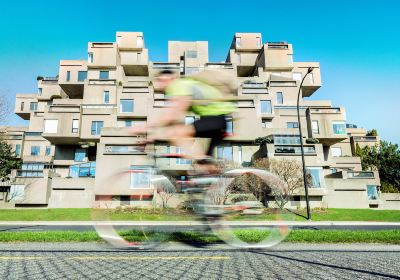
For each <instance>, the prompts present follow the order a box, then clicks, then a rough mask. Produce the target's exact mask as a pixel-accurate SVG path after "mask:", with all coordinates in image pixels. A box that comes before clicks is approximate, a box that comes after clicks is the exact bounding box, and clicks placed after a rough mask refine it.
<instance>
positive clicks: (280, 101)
mask: <svg viewBox="0 0 400 280" xmlns="http://www.w3.org/2000/svg"><path fill="white" fill-rule="evenodd" d="M276 103H277V104H283V93H282V92H277V93H276Z"/></svg>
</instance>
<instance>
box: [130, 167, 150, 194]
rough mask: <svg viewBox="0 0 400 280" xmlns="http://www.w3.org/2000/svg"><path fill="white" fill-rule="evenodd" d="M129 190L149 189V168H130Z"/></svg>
mask: <svg viewBox="0 0 400 280" xmlns="http://www.w3.org/2000/svg"><path fill="white" fill-rule="evenodd" d="M130 174H131V184H130V188H131V189H136V188H140V189H143V188H146V189H147V188H150V179H151V168H150V167H149V166H143V165H133V166H131V173H130Z"/></svg>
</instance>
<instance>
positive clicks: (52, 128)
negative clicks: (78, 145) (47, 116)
mask: <svg viewBox="0 0 400 280" xmlns="http://www.w3.org/2000/svg"><path fill="white" fill-rule="evenodd" d="M57 130H58V120H44V133H57Z"/></svg>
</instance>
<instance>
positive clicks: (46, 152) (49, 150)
mask: <svg viewBox="0 0 400 280" xmlns="http://www.w3.org/2000/svg"><path fill="white" fill-rule="evenodd" d="M50 154H51V146H46V151H45V156H49V155H50Z"/></svg>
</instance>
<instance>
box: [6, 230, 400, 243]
mask: <svg viewBox="0 0 400 280" xmlns="http://www.w3.org/2000/svg"><path fill="white" fill-rule="evenodd" d="M146 234H147V235H151V234H152V233H146ZM237 234H238V235H240V237H241V239H242V240H243V241H249V242H255V241H257V240H258V238H260V237H262V236H265V233H263V232H261V231H260V230H238V232H237ZM121 235H123V236H124V237H125V238H126V239H127V240H129V241H141V240H143V234H142V233H141V232H136V231H122V232H121ZM157 238H161V239H162V240H164V241H185V242H201V243H215V242H219V241H220V240H219V238H218V237H217V236H214V235H210V234H205V233H201V232H192V231H191V232H174V233H157ZM157 240H158V239H157ZM97 241H101V238H100V237H99V236H98V235H97V233H96V232H95V231H86V232H77V231H50V232H0V242H97ZM285 242H293V243H298V242H302V243H387V244H400V230H381V231H351V230H293V231H291V233H290V235H289V236H288V238H287V239H286V240H285Z"/></svg>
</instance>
